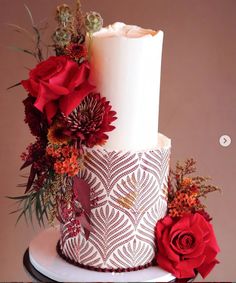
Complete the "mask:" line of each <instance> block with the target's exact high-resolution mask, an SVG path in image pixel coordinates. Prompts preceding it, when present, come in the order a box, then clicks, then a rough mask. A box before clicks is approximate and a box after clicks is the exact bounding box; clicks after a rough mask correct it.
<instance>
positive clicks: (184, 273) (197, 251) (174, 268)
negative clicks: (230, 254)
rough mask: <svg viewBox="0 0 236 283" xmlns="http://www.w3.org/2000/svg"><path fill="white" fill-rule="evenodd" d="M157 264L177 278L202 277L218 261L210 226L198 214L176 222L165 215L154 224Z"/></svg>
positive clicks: (217, 248) (216, 247)
mask: <svg viewBox="0 0 236 283" xmlns="http://www.w3.org/2000/svg"><path fill="white" fill-rule="evenodd" d="M156 239H157V247H158V252H157V256H156V261H157V264H158V265H159V266H160V267H162V268H163V269H165V270H167V271H169V272H171V273H172V274H173V275H174V276H175V277H177V278H192V277H195V271H197V272H199V273H200V274H201V275H202V277H203V278H205V277H206V276H207V274H208V273H209V272H210V271H211V270H212V268H213V267H214V266H215V264H216V263H218V261H217V260H216V259H215V257H216V255H217V253H218V252H219V247H218V244H217V242H216V238H215V235H214V231H213V228H212V225H211V224H210V223H209V222H208V221H206V219H205V218H204V217H203V216H202V215H200V214H199V213H195V214H189V215H186V216H184V217H183V218H181V219H180V220H174V219H173V218H171V217H170V216H166V217H165V218H163V219H162V220H160V221H159V222H158V223H157V225H156Z"/></svg>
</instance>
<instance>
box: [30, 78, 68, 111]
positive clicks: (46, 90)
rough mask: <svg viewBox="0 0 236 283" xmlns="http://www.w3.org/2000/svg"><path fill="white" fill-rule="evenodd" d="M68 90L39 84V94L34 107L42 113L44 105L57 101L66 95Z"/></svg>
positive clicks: (44, 83)
mask: <svg viewBox="0 0 236 283" xmlns="http://www.w3.org/2000/svg"><path fill="white" fill-rule="evenodd" d="M68 94H69V91H68V89H66V88H64V87H61V86H57V85H50V84H48V83H46V82H41V83H40V88H39V94H38V97H37V100H36V102H35V104H34V106H35V107H36V108H37V109H38V110H40V111H41V112H43V109H44V107H45V105H46V104H47V103H48V102H50V101H52V100H57V99H58V98H59V97H60V96H63V95H68Z"/></svg>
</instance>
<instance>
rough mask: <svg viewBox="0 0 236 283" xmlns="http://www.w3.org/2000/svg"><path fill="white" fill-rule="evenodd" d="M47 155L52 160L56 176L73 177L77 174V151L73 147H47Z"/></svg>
mask: <svg viewBox="0 0 236 283" xmlns="http://www.w3.org/2000/svg"><path fill="white" fill-rule="evenodd" d="M47 154H48V155H49V156H52V157H53V158H54V170H55V172H56V173H57V174H68V176H70V177H73V176H75V175H77V174H78V172H79V169H80V168H79V162H78V159H79V151H78V149H76V148H75V147H74V146H70V145H61V146H53V145H51V144H49V145H48V147H47Z"/></svg>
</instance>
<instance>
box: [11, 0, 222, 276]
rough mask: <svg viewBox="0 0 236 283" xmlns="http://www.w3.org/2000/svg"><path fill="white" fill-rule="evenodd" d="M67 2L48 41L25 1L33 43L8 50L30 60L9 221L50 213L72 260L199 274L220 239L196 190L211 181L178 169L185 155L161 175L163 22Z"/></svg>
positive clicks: (62, 251)
mask: <svg viewBox="0 0 236 283" xmlns="http://www.w3.org/2000/svg"><path fill="white" fill-rule="evenodd" d="M76 3H77V6H76V9H75V11H73V10H72V9H71V8H70V7H69V6H68V5H66V4H63V5H60V6H58V7H57V10H56V17H55V18H56V21H57V27H56V28H55V31H54V32H53V35H52V40H53V44H51V45H50V46H51V47H52V50H45V49H44V48H43V46H44V43H43V41H42V39H41V31H42V29H44V27H39V26H37V25H36V24H35V22H34V20H33V16H32V14H31V12H30V10H29V8H28V7H27V6H26V10H27V12H28V13H29V16H30V19H31V21H32V26H33V31H34V33H35V34H34V41H35V48H34V49H33V50H27V49H21V48H20V49H19V48H18V50H19V51H23V52H24V53H27V54H30V55H32V56H34V57H35V59H36V60H37V64H36V66H35V67H34V68H32V69H31V70H30V72H29V76H28V78H26V79H24V80H22V81H21V82H20V83H18V84H16V85H14V86H13V87H15V86H17V85H22V86H23V88H24V89H25V90H26V92H27V96H26V98H25V99H24V100H23V105H24V109H25V123H26V124H27V125H28V126H29V129H30V131H31V133H32V135H33V136H34V137H35V142H34V143H32V144H30V145H29V146H28V147H27V149H26V152H24V153H23V154H22V156H21V157H22V160H23V165H22V167H21V169H25V168H28V169H29V176H28V178H27V181H26V183H25V184H23V185H22V187H25V192H24V194H23V195H22V196H17V197H11V199H14V200H16V201H17V202H18V204H19V208H18V209H17V210H16V211H14V212H19V217H18V219H17V222H18V220H19V219H20V218H21V217H22V216H25V218H26V219H27V218H29V219H30V220H31V221H32V219H33V217H32V213H33V212H35V216H36V219H37V221H38V223H39V225H42V224H44V219H45V218H46V219H47V220H48V221H49V223H50V224H54V220H58V221H59V223H60V239H59V241H58V244H57V251H58V253H59V255H60V256H61V257H62V258H64V259H65V260H67V261H68V262H70V263H72V264H74V265H77V266H80V267H85V268H88V269H91V270H96V271H104V272H107V271H108V272H113V271H115V272H123V271H135V270H140V269H143V268H147V267H150V266H151V265H159V266H160V267H162V268H163V269H165V270H167V271H168V272H171V273H172V274H173V275H174V276H176V277H177V278H190V277H194V276H195V275H196V273H198V272H199V273H200V274H201V275H202V276H203V277H205V276H206V275H207V274H208V273H209V272H210V270H211V269H212V268H213V267H214V265H215V264H216V263H218V261H217V260H216V255H217V253H218V251H219V248H218V245H217V242H216V239H215V235H214V231H213V228H212V225H211V223H210V221H211V218H210V216H209V215H208V214H207V212H206V211H205V207H204V206H203V204H202V203H201V202H200V200H199V198H200V197H202V196H205V195H206V194H207V193H209V192H212V191H216V190H218V188H216V187H214V186H211V185H208V184H206V181H207V180H208V179H207V178H204V177H191V176H189V174H192V173H194V172H195V162H194V161H193V160H192V159H191V160H187V161H186V163H185V165H184V166H181V165H180V164H177V167H176V171H170V176H169V179H168V175H169V160H170V148H171V141H170V139H169V138H167V137H165V136H164V135H162V134H159V133H158V113H159V91H160V74H161V56H162V43H163V32H162V31H160V30H159V31H154V30H151V29H143V28H140V27H138V26H134V25H125V24H123V23H115V24H113V25H110V26H108V27H106V28H102V26H103V20H102V17H101V16H100V14H98V13H97V12H89V13H86V14H84V13H83V12H82V10H81V5H80V1H79V0H76ZM12 27H14V28H15V29H16V30H17V31H18V32H22V31H24V32H25V30H24V29H22V28H20V27H19V26H17V25H12ZM27 34H28V32H27ZM50 46H48V48H49V47H50ZM48 51H50V52H51V51H53V53H52V55H51V56H48V54H49V53H50V52H48ZM113 107H114V108H115V110H116V111H114V110H113ZM140 111H141V112H140ZM140 113H142V115H141V114H140ZM116 115H117V116H118V119H117V117H116ZM113 122H115V123H114V124H115V126H114V124H113ZM113 130H114V132H112V131H113ZM111 132H112V133H111ZM168 180H169V182H168ZM167 191H168V192H167ZM167 194H168V196H167ZM166 213H167V215H166Z"/></svg>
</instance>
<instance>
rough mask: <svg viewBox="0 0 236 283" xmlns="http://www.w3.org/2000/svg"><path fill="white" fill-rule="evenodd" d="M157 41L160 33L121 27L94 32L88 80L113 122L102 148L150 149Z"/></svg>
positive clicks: (156, 110)
mask: <svg viewBox="0 0 236 283" xmlns="http://www.w3.org/2000/svg"><path fill="white" fill-rule="evenodd" d="M162 43H163V32H162V31H158V32H156V31H154V30H149V29H142V28H140V27H138V26H130V25H125V24H123V23H115V24H113V25H110V26H108V27H106V28H103V29H102V30H100V31H99V32H97V33H95V34H94V36H93V40H92V46H91V77H90V80H91V82H92V83H93V84H94V85H95V86H96V88H97V91H98V92H100V93H101V95H102V96H105V97H106V98H107V100H109V101H110V102H111V105H112V108H113V109H114V110H115V111H116V112H117V118H118V119H117V120H116V121H115V122H114V125H115V126H116V129H115V130H114V131H112V132H111V133H108V134H109V140H108V141H107V144H106V145H105V149H107V150H113V149H114V150H115V149H116V150H121V149H126V150H145V149H154V148H156V146H157V139H158V116H159V94H160V77H161V57H162Z"/></svg>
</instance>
